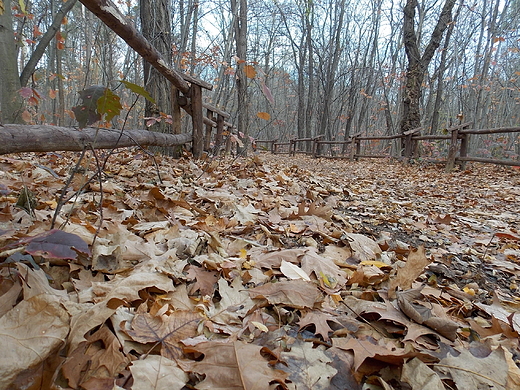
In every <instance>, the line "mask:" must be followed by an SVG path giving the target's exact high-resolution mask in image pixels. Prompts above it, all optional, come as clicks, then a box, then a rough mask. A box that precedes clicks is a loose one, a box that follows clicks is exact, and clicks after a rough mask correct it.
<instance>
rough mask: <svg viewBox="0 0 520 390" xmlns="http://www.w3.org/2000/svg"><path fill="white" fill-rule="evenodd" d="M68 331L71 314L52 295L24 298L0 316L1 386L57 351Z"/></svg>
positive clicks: (6, 386) (3, 386)
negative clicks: (0, 344) (0, 349)
mask: <svg viewBox="0 0 520 390" xmlns="http://www.w3.org/2000/svg"><path fill="white" fill-rule="evenodd" d="M68 333H69V315H68V314H67V312H66V311H65V310H64V309H63V308H62V307H61V305H60V303H59V302H58V300H57V299H56V297H54V296H53V295H48V294H40V295H36V296H34V297H31V298H29V299H26V300H23V301H21V302H20V303H19V304H18V305H16V306H15V307H14V308H13V309H11V310H10V311H8V312H7V313H6V314H5V315H4V316H3V317H2V318H0V340H1V343H2V353H1V354H0V388H2V389H7V388H10V384H11V382H12V381H13V380H14V379H15V378H16V376H17V375H18V374H20V373H21V372H22V371H24V370H26V369H28V368H31V367H34V366H36V365H38V364H40V363H42V362H43V361H45V359H47V358H48V357H49V356H50V355H51V354H54V353H56V352H57V351H58V349H59V348H61V347H63V345H64V344H65V339H66V337H67V335H68Z"/></svg>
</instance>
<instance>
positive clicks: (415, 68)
mask: <svg viewBox="0 0 520 390" xmlns="http://www.w3.org/2000/svg"><path fill="white" fill-rule="evenodd" d="M454 5H455V0H446V2H445V3H444V7H443V9H442V11H441V14H440V15H439V19H438V21H437V24H436V26H435V29H434V30H433V32H432V35H431V37H430V42H429V43H428V45H427V46H426V49H425V50H424V53H423V54H422V55H421V53H420V50H419V42H418V41H419V39H418V37H417V34H416V32H415V25H414V24H415V8H416V7H417V0H407V2H406V6H405V7H404V24H403V38H404V46H405V50H406V57H407V58H408V67H407V70H406V81H405V90H404V94H403V101H402V105H403V112H402V119H401V133H405V132H406V131H409V130H413V129H416V128H418V127H420V126H421V112H420V102H421V97H422V82H423V80H424V76H425V73H426V70H427V68H428V65H429V64H430V62H431V60H432V58H433V56H434V54H435V51H436V50H437V49H438V48H439V46H440V43H441V40H442V36H443V33H444V30H446V28H447V26H448V24H449V23H450V22H451V20H452V18H451V11H452V9H453V6H454Z"/></svg>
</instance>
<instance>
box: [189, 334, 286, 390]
mask: <svg viewBox="0 0 520 390" xmlns="http://www.w3.org/2000/svg"><path fill="white" fill-rule="evenodd" d="M261 350H262V347H260V346H258V345H253V344H246V343H244V342H242V341H235V342H232V343H223V342H216V341H210V342H205V343H201V344H197V345H196V346H193V347H185V348H184V352H185V353H202V354H204V359H203V360H202V361H199V362H195V361H186V360H182V361H179V366H180V367H181V368H182V369H183V370H184V371H190V372H196V373H199V374H205V375H206V378H205V379H204V380H203V381H202V382H200V383H199V384H197V386H196V388H197V389H200V390H204V389H211V390H215V389H226V390H242V389H243V390H268V389H270V388H271V387H270V386H269V383H271V382H277V383H278V384H280V385H281V386H282V387H284V388H286V386H285V378H286V374H285V372H283V371H280V370H275V369H273V368H271V367H269V365H268V363H267V360H265V359H264V358H263V357H262V355H261V354H260V351H261Z"/></svg>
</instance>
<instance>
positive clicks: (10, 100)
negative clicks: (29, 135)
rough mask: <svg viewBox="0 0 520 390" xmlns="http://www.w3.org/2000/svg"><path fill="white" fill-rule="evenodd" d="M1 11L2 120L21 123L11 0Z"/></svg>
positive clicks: (18, 78) (0, 90)
mask: <svg viewBox="0 0 520 390" xmlns="http://www.w3.org/2000/svg"><path fill="white" fill-rule="evenodd" d="M5 4H6V6H5V11H4V12H3V13H0V69H1V71H0V120H1V121H2V122H9V123H21V122H22V118H21V113H22V108H23V102H22V99H21V97H20V94H19V93H18V90H19V89H20V77H19V75H18V67H17V65H16V47H15V40H14V32H13V22H12V16H11V7H10V6H9V5H10V4H11V2H10V1H7V2H5Z"/></svg>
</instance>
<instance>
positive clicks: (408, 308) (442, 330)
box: [397, 289, 459, 341]
mask: <svg viewBox="0 0 520 390" xmlns="http://www.w3.org/2000/svg"><path fill="white" fill-rule="evenodd" d="M420 291H421V289H414V290H407V291H404V292H399V291H398V292H397V304H398V305H399V308H400V309H401V310H402V312H403V313H404V314H406V315H407V316H408V317H409V318H411V319H412V320H413V321H415V322H417V323H418V324H423V325H426V326H427V327H429V328H431V329H433V330H435V331H436V332H438V333H439V334H440V335H442V336H444V337H446V338H447V339H448V340H451V341H455V339H456V338H457V330H458V328H459V325H458V324H457V323H455V322H453V321H451V320H450V319H449V318H448V317H447V316H446V315H444V316H442V317H441V316H438V315H435V314H434V313H433V311H432V309H430V308H428V307H426V306H424V305H422V304H420V303H417V302H412V300H414V299H415V298H417V297H418V296H420V295H421V294H420ZM429 306H430V307H435V305H434V304H429ZM437 307H439V306H437ZM441 310H442V309H440V310H438V312H439V314H443V313H442V312H441Z"/></svg>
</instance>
